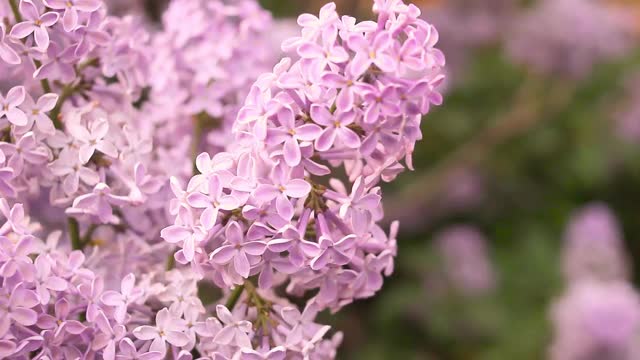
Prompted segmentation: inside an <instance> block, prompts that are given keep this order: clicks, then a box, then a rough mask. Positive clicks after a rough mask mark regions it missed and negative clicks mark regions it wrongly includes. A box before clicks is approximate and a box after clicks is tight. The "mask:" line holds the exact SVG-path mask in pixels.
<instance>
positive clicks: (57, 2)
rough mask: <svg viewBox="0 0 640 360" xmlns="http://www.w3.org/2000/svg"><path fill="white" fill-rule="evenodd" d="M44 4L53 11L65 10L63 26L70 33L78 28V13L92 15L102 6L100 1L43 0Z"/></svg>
mask: <svg viewBox="0 0 640 360" xmlns="http://www.w3.org/2000/svg"><path fill="white" fill-rule="evenodd" d="M43 2H44V4H45V5H47V6H48V7H50V8H52V9H55V10H64V15H62V25H63V26H64V30H65V31H68V32H71V31H73V30H75V29H76V28H77V27H78V17H79V14H78V12H83V13H92V12H94V11H97V10H98V9H99V8H100V6H102V2H101V1H100V0H43Z"/></svg>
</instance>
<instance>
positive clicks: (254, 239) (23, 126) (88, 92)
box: [0, 0, 444, 360]
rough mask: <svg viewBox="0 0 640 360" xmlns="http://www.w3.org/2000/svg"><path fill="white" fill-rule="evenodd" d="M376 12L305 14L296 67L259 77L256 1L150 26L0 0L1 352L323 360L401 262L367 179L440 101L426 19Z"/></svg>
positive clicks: (184, 12)
mask: <svg viewBox="0 0 640 360" xmlns="http://www.w3.org/2000/svg"><path fill="white" fill-rule="evenodd" d="M374 11H375V12H376V13H377V14H378V20H377V22H373V21H365V22H361V23H357V22H356V20H355V19H354V18H351V17H348V16H343V17H342V18H340V17H339V16H338V14H337V13H336V11H335V5H334V4H328V5H326V6H325V7H323V9H322V10H321V12H320V15H319V16H318V17H315V16H313V15H309V14H304V15H302V16H300V17H299V18H298V24H299V25H300V26H301V27H302V32H301V34H300V36H296V37H294V38H292V39H289V40H287V41H285V42H284V44H283V50H285V51H288V52H290V53H292V55H293V56H294V57H296V58H297V59H298V60H297V61H295V62H293V61H292V60H290V59H289V58H285V59H284V60H282V61H280V62H279V63H278V64H277V65H276V66H275V68H274V69H273V71H272V72H269V71H268V69H269V68H270V65H271V64H272V63H275V59H276V58H277V57H278V56H279V54H280V49H273V48H272V47H271V44H272V43H271V42H270V41H268V40H267V39H266V37H268V36H269V30H270V29H271V26H272V25H273V23H272V20H271V17H270V15H269V14H268V13H267V12H265V11H264V10H262V9H261V8H260V7H259V6H258V4H257V2H255V1H253V0H243V1H238V2H233V3H228V2H226V1H205V0H174V1H172V2H171V4H170V6H169V8H168V10H167V11H166V13H165V14H164V17H163V22H162V23H163V24H162V25H163V27H162V29H160V30H155V29H154V28H153V27H151V26H149V25H148V24H145V22H144V21H143V20H141V19H138V18H136V17H133V16H125V17H116V16H111V15H108V11H107V5H105V3H104V2H103V1H100V0H20V1H18V0H7V1H2V2H0V17H1V18H2V20H3V21H2V22H1V23H0V74H2V80H0V93H1V94H0V214H1V215H0V280H1V281H2V282H1V284H2V285H1V287H0V358H9V359H26V358H35V359H77V358H83V359H84V358H87V359H94V358H98V359H100V358H103V359H116V358H117V359H148V360H150V359H162V358H167V357H168V358H174V359H181V360H188V359H192V358H193V357H196V358H198V357H199V358H203V359H232V358H233V359H272V360H275V359H284V358H287V359H327V358H333V357H335V352H336V348H337V346H338V345H339V344H340V342H341V336H342V335H341V334H340V333H335V334H334V335H333V336H330V337H329V336H327V334H328V332H329V330H330V327H329V326H325V325H321V324H317V323H316V322H315V317H316V314H317V313H318V312H320V311H322V310H324V309H327V308H329V309H331V310H333V311H337V310H338V309H340V308H341V307H342V306H344V305H345V304H348V303H350V302H352V301H353V300H354V299H358V298H365V297H369V296H372V295H373V294H374V293H375V292H377V291H378V290H379V289H380V288H381V286H382V282H383V276H384V275H389V274H390V273H391V271H392V270H393V260H394V256H395V254H396V239H395V237H396V233H397V224H393V225H392V228H391V230H390V233H389V234H388V235H387V234H386V233H385V232H384V231H383V230H382V228H381V227H380V226H379V225H378V224H377V222H378V221H379V220H380V219H381V218H382V216H383V213H382V206H381V194H380V188H379V187H377V186H376V185H377V183H378V182H379V181H380V180H383V181H391V180H393V179H394V178H395V177H396V176H397V175H398V174H399V173H400V172H401V171H402V170H403V169H404V168H405V167H408V168H411V167H412V164H411V153H412V151H413V149H414V146H415V142H416V141H417V140H420V138H421V133H420V121H421V117H422V116H423V115H424V114H426V113H428V111H429V107H430V106H431V105H432V104H440V103H441V101H442V98H441V96H440V94H439V93H438V90H437V87H438V85H440V83H441V82H442V80H443V75H442V68H443V66H444V57H443V55H442V53H441V52H440V51H439V50H437V49H435V48H434V45H435V43H436V42H437V40H438V34H437V32H436V30H435V28H433V27H432V26H431V25H429V24H428V23H427V22H425V21H423V20H420V19H419V18H418V17H419V16H420V11H419V10H418V9H417V8H416V7H415V6H413V5H405V4H404V3H402V1H401V0H376V1H375V2H374ZM185 22H186V23H188V24H189V26H185ZM202 150H208V151H210V152H211V153H215V155H213V156H211V155H209V154H208V153H206V152H205V153H201V154H200V155H197V154H198V153H200V151H202ZM220 150H225V152H220ZM196 155H197V156H196ZM401 162H404V164H405V165H403V164H402V163H401ZM339 167H343V168H344V172H345V173H346V177H345V179H348V181H349V183H350V184H351V185H350V186H349V187H350V188H351V190H350V192H349V191H348V190H347V186H345V185H344V184H343V182H341V181H339V180H337V179H335V178H332V179H330V180H326V179H327V178H328V177H327V176H328V175H331V174H334V176H335V177H337V176H338V175H337V174H336V173H337V172H338V168H339ZM340 171H341V172H342V170H340ZM176 250H177V251H176ZM207 282H209V283H213V284H215V285H217V287H219V288H221V289H222V290H223V295H222V299H219V300H218V301H215V302H213V303H203V301H202V300H201V299H200V298H199V286H200V285H202V284H203V283H207ZM284 288H286V293H287V294H288V295H290V296H296V297H301V298H302V297H304V298H309V296H305V294H306V293H309V294H310V293H311V292H312V291H314V296H313V297H312V298H310V299H308V301H307V303H306V306H305V307H304V309H299V308H298V307H297V306H296V305H295V304H293V303H291V302H289V301H288V300H287V298H286V297H283V296H282V293H283V292H281V291H280V290H281V289H282V290H285V289H284Z"/></svg>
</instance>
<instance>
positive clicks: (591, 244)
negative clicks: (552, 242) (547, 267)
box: [563, 203, 629, 281]
mask: <svg viewBox="0 0 640 360" xmlns="http://www.w3.org/2000/svg"><path fill="white" fill-rule="evenodd" d="M563 257H564V259H563V267H564V269H563V270H564V275H565V277H566V278H567V280H570V281H573V280H579V279H583V278H597V279H604V280H610V279H619V280H624V279H626V278H627V277H628V275H629V274H628V272H629V269H628V264H627V259H626V258H625V251H624V239H623V237H622V230H621V229H620V225H619V223H618V220H617V219H616V216H615V214H613V212H612V211H611V210H610V209H609V208H608V207H607V206H606V205H604V204H600V203H594V204H590V205H587V206H585V207H584V208H581V209H579V210H577V211H576V212H575V213H574V214H573V216H572V218H571V221H570V222H569V224H568V225H567V229H566V232H565V243H564V250H563Z"/></svg>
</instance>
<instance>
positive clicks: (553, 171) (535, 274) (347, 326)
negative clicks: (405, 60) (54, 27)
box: [125, 0, 640, 360]
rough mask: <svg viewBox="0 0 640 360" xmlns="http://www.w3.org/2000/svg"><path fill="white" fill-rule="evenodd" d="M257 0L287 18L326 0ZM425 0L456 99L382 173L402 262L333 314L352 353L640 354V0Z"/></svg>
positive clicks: (355, 10) (364, 7) (283, 21)
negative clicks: (409, 152)
mask: <svg viewBox="0 0 640 360" xmlns="http://www.w3.org/2000/svg"><path fill="white" fill-rule="evenodd" d="M125 2H126V1H125ZM261 2H262V4H263V6H264V7H266V8H267V9H269V10H271V11H272V12H273V14H274V16H275V17H276V18H278V19H280V20H279V21H280V22H279V23H280V26H281V28H282V31H283V32H287V31H291V30H290V29H291V28H292V27H294V28H295V26H296V25H295V17H296V16H297V15H298V14H300V13H303V12H310V13H317V12H318V10H319V8H320V7H321V6H322V5H323V4H324V1H316V0H313V1H312V0H307V1H291V0H263V1H261ZM161 3H162V2H161V1H147V5H146V10H145V11H146V13H147V14H148V15H149V17H150V18H152V19H153V18H157V17H158V16H159V14H161V7H162V6H161ZM414 3H416V5H419V6H420V8H421V9H422V12H423V17H424V18H425V19H427V20H428V21H429V22H432V23H434V24H435V25H436V27H437V28H438V30H439V33H440V44H441V46H440V47H441V49H442V50H443V51H444V52H445V55H446V56H447V62H448V80H447V84H446V86H447V89H446V91H445V103H444V105H443V106H441V107H439V108H434V109H432V112H431V113H430V114H429V115H428V116H427V117H426V118H425V119H424V122H423V127H422V131H423V136H424V139H423V141H421V142H420V143H419V145H418V146H417V148H416V151H415V154H414V166H415V168H416V170H415V171H414V172H407V173H404V174H403V175H402V176H401V177H400V179H399V180H398V181H396V182H394V183H393V184H391V185H390V186H388V188H386V189H385V196H384V199H385V200H384V201H385V210H386V217H387V218H388V219H389V220H392V219H399V220H400V224H401V226H400V234H399V236H398V239H399V255H398V258H397V263H396V271H395V273H394V275H393V276H392V277H391V278H390V279H388V280H387V281H386V283H385V286H384V288H383V291H381V292H380V293H379V294H378V295H377V296H376V297H374V298H372V299H370V300H368V301H361V302H358V303H356V304H353V305H351V306H349V307H347V309H346V310H344V311H342V312H340V313H339V314H337V315H336V316H329V315H327V317H326V321H328V322H330V323H332V324H333V325H334V326H335V327H336V328H337V329H339V330H342V331H343V332H344V333H345V337H344V342H343V345H342V346H341V352H340V353H339V354H340V357H341V358H344V359H374V360H375V359H465V360H466V359H525V360H527V359H546V358H550V359H557V360H602V359H604V360H628V359H640V300H639V295H638V292H637V289H636V285H635V284H637V283H638V281H640V242H638V241H637V240H638V239H639V238H640V186H639V185H640V46H639V45H640V42H639V39H640V16H639V15H640V11H639V10H640V2H639V1H633V0H626V1H625V0H618V1H616V0H537V1H536V0H528V1H518V0H427V1H424V0H423V1H414ZM337 4H338V9H339V11H340V13H342V14H349V15H352V16H356V17H358V18H359V19H361V20H362V19H368V18H371V17H372V14H371V13H370V8H371V1H370V0H359V1H355V0H344V1H337ZM293 31H294V32H295V30H293ZM274 36H275V35H274Z"/></svg>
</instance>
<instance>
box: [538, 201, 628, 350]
mask: <svg viewBox="0 0 640 360" xmlns="http://www.w3.org/2000/svg"><path fill="white" fill-rule="evenodd" d="M624 254H625V252H624V244H623V237H622V232H621V229H620V226H619V224H618V222H617V219H616V217H615V215H614V214H613V212H612V211H611V210H610V209H609V208H608V207H607V206H606V205H604V204H600V203H596V204H591V205H587V206H585V207H584V208H582V209H579V210H578V211H577V212H576V213H575V214H574V216H573V217H572V219H571V221H570V223H569V225H568V227H567V231H566V236H565V249H564V253H563V255H564V260H563V265H564V270H565V279H566V281H567V288H566V290H565V293H564V294H563V295H562V296H561V297H560V298H559V299H557V300H556V302H555V303H554V304H553V307H552V309H551V319H552V322H553V329H554V339H553V343H552V344H551V348H550V358H551V359H554V360H578V359H621V360H631V359H636V358H638V356H640V347H639V346H638V344H637V335H638V333H639V332H640V294H639V293H638V291H637V290H636V289H635V288H634V287H633V285H632V284H631V283H630V282H629V279H628V278H629V271H628V266H629V265H628V264H627V261H626V258H625V256H624Z"/></svg>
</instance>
